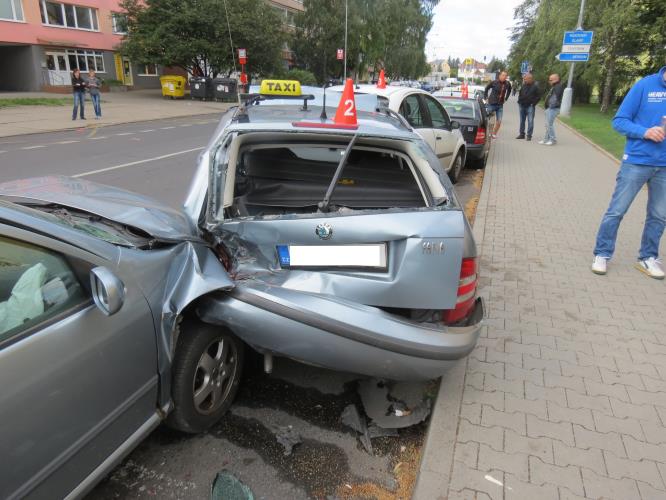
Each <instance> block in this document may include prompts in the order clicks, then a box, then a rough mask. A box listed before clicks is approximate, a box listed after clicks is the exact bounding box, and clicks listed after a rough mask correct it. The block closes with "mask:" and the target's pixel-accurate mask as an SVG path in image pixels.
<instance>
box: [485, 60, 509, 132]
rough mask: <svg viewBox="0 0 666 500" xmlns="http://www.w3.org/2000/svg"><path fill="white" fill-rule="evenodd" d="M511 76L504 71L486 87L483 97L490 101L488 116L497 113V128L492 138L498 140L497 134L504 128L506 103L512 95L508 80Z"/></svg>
mask: <svg viewBox="0 0 666 500" xmlns="http://www.w3.org/2000/svg"><path fill="white" fill-rule="evenodd" d="M508 76H509V74H508V73H507V72H506V71H502V72H501V73H500V74H499V77H498V78H497V80H494V81H492V82H490V83H489V84H488V85H486V89H485V91H484V93H483V97H484V98H485V99H487V100H488V107H487V109H488V114H493V113H495V128H494V129H493V131H492V133H491V134H490V136H491V137H492V138H493V139H497V133H498V132H499V129H500V127H501V126H502V112H503V109H504V108H503V107H504V103H505V102H506V101H508V100H509V96H510V95H511V83H509V81H508V80H507V77H508Z"/></svg>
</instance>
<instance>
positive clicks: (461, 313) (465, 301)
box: [442, 257, 477, 325]
mask: <svg viewBox="0 0 666 500" xmlns="http://www.w3.org/2000/svg"><path fill="white" fill-rule="evenodd" d="M476 282H477V274H476V257H471V258H465V259H463V260H462V265H461V266H460V281H458V300H456V307H455V309H446V310H444V311H442V321H443V322H444V323H446V324H449V325H450V324H453V323H457V322H459V321H460V320H462V319H465V318H466V317H467V316H468V315H469V313H470V312H471V310H472V308H473V307H474V302H475V301H476Z"/></svg>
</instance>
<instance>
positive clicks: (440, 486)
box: [412, 149, 494, 500]
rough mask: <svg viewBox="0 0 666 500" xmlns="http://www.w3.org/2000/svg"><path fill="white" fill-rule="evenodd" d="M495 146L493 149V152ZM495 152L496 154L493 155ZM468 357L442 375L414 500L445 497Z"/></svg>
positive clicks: (477, 233) (482, 214)
mask: <svg viewBox="0 0 666 500" xmlns="http://www.w3.org/2000/svg"><path fill="white" fill-rule="evenodd" d="M493 152H494V149H493V150H492V151H491V154H493ZM493 156H494V155H493ZM493 171H494V167H493V162H492V158H491V161H489V162H488V166H487V167H486V171H485V174H484V176H483V185H482V186H481V194H480V195H479V204H478V206H477V209H476V217H475V219H474V227H473V228H472V232H473V234H474V240H475V241H476V246H477V252H478V255H479V257H480V256H481V252H482V249H483V238H484V235H485V232H486V212H487V210H488V192H489V191H490V185H491V183H492V178H493ZM467 359H468V358H465V359H463V360H460V361H459V362H458V363H456V364H455V366H453V367H452V368H451V369H450V370H449V371H448V373H447V374H446V376H444V377H442V379H441V381H440V384H439V391H437V399H436V400H435V404H434V405H433V410H432V415H431V416H430V424H429V426H428V432H427V434H426V437H425V442H424V445H423V453H422V455H421V463H420V464H419V472H418V475H417V477H416V484H415V486H414V491H413V492H412V500H433V499H445V498H447V496H448V491H449V483H450V482H451V475H452V473H453V455H454V452H455V444H456V440H457V436H458V422H459V419H460V407H461V405H462V397H463V389H464V387H465V373H466V372H467Z"/></svg>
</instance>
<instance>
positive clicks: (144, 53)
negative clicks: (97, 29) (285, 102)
mask: <svg viewBox="0 0 666 500" xmlns="http://www.w3.org/2000/svg"><path fill="white" fill-rule="evenodd" d="M120 6H121V8H122V9H123V10H124V11H125V12H126V14H127V30H128V35H127V36H126V37H125V38H124V39H123V41H122V43H121V47H120V51H121V53H123V54H126V55H128V56H129V57H131V58H132V59H134V60H135V61H137V62H152V63H156V64H160V65H163V66H176V67H180V68H182V69H184V70H186V71H188V72H190V73H192V74H202V75H207V76H215V75H217V74H219V73H226V74H231V73H232V72H233V71H234V70H238V69H239V67H238V63H237V61H236V64H234V58H235V54H236V53H237V49H238V48H239V47H242V48H245V49H247V54H248V70H249V72H250V73H251V74H253V75H260V74H268V73H270V72H272V71H275V70H276V69H277V68H279V67H280V65H281V64H282V61H281V48H282V46H283V43H284V40H285V38H286V35H285V33H284V31H283V29H282V20H281V19H280V18H279V17H278V15H277V14H276V13H275V12H274V11H273V9H268V8H266V4H265V2H264V0H233V1H227V2H226V4H225V3H221V2H220V1H219V0H122V1H121V2H120ZM225 9H228V14H229V25H230V28H231V37H232V40H233V43H234V46H233V47H231V46H230V42H229V29H228V25H227V16H226V11H225ZM232 52H233V54H234V56H233V57H232Z"/></svg>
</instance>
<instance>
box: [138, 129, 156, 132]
mask: <svg viewBox="0 0 666 500" xmlns="http://www.w3.org/2000/svg"><path fill="white" fill-rule="evenodd" d="M140 132H141V133H145V132H155V129H154V128H148V129H146V130H140Z"/></svg>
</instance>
